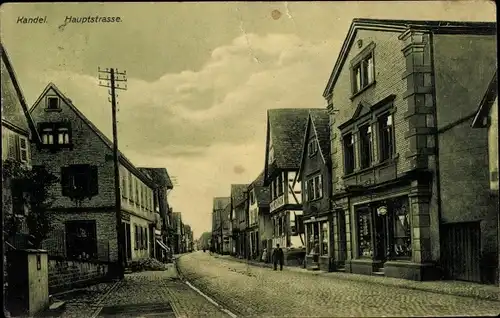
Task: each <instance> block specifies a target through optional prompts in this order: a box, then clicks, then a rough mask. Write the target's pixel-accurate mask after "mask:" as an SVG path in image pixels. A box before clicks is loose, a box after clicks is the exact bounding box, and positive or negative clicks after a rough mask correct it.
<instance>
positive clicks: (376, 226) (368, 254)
mask: <svg viewBox="0 0 500 318" xmlns="http://www.w3.org/2000/svg"><path fill="white" fill-rule="evenodd" d="M422 204H423V203H422V201H419V200H417V199H416V198H415V197H412V196H411V195H408V194H406V195H399V196H395V197H389V198H385V199H383V200H377V199H374V200H371V201H370V202H367V203H360V204H354V205H353V206H352V210H351V211H352V213H353V215H352V216H353V218H352V219H353V222H352V224H351V227H352V239H353V243H354V244H353V247H354V248H353V250H352V251H351V252H352V259H351V260H350V262H349V267H350V268H349V271H350V272H352V273H358V274H367V275H385V276H390V277H398V278H405V279H412V280H424V279H434V277H433V276H434V275H435V274H436V271H435V264H432V263H429V262H426V259H424V258H423V257H422V256H423V255H424V253H425V252H426V245H427V244H428V243H429V241H430V239H429V238H428V236H427V235H424V234H428V232H429V231H428V228H429V226H428V224H426V226H422V222H419V223H417V224H414V223H415V222H412V220H417V221H418V220H421V219H422V218H423V216H424V215H423V214H419V213H421V212H420V211H422ZM424 244H426V245H425V246H424ZM427 250H428V249H427ZM431 277H432V278H431Z"/></svg>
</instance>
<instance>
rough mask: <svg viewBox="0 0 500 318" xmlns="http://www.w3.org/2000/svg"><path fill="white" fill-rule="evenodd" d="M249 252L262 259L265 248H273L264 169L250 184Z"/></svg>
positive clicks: (252, 256)
mask: <svg viewBox="0 0 500 318" xmlns="http://www.w3.org/2000/svg"><path fill="white" fill-rule="evenodd" d="M247 193H248V200H247V202H248V213H247V214H248V232H249V239H248V240H249V252H250V256H251V258H252V259H257V260H259V261H260V260H261V256H262V252H263V250H264V249H267V250H269V251H270V250H271V249H272V238H273V237H272V234H273V225H272V222H271V218H270V214H269V198H270V195H269V187H265V186H264V171H262V172H261V173H260V174H259V176H258V177H257V178H256V179H255V180H254V181H253V182H252V183H251V184H250V185H249V186H248V190H247Z"/></svg>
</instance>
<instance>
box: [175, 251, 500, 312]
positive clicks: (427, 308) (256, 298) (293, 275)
mask: <svg viewBox="0 0 500 318" xmlns="http://www.w3.org/2000/svg"><path fill="white" fill-rule="evenodd" d="M178 266H179V269H180V270H181V273H182V275H183V276H184V277H185V278H186V279H187V280H188V281H189V282H191V284H193V285H194V286H196V287H197V288H199V289H200V290H202V291H203V292H204V293H206V294H208V295H210V297H213V298H214V299H215V300H216V301H217V302H219V303H222V304H224V305H225V306H227V307H226V308H227V309H229V310H230V311H232V312H233V313H235V314H236V315H239V316H259V317H262V316H280V317H285V316H286V317H305V316H309V317H312V316H315V317H318V316H321V317H332V316H337V317H338V316H344V317H345V316H356V317H360V316H364V317H366V316H369V317H381V316H400V317H401V316H442V315H446V316H464V315H472V316H474V315H491V316H494V315H495V316H496V315H497V314H498V313H500V302H498V301H489V300H481V299H475V298H471V297H461V296H453V295H445V294H437V293H433V292H427V291H421V290H411V289H406V288H400V287H392V286H384V285H379V284H373V283H369V282H362V281H351V280H340V279H335V278H331V277H329V278H326V277H322V276H317V275H306V274H299V273H297V272H294V271H283V272H280V271H277V272H275V271H273V270H271V269H269V268H261V267H255V266H250V265H247V264H244V263H240V262H236V261H233V260H231V259H227V258H216V257H214V256H210V255H209V254H208V253H203V252H197V253H192V254H188V255H184V256H182V257H181V258H179V260H178Z"/></svg>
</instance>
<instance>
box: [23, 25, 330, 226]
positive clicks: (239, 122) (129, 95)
mask: <svg viewBox="0 0 500 318" xmlns="http://www.w3.org/2000/svg"><path fill="white" fill-rule="evenodd" d="M335 53H336V48H335V47H334V45H333V44H331V43H329V42H325V41H323V42H319V43H311V42H307V41H304V40H302V39H301V38H299V37H297V36H296V35H289V34H270V35H265V36H261V35H256V34H246V35H244V36H240V37H238V38H236V39H234V40H233V41H232V42H231V43H229V44H228V45H225V46H221V47H218V48H216V49H215V50H213V52H212V53H211V55H210V56H209V59H208V60H207V61H206V63H205V64H204V66H203V67H202V68H201V69H200V70H199V71H196V72H195V71H191V70H185V71H183V72H180V73H175V74H165V75H164V76H162V77H161V78H160V79H158V80H157V81H154V82H147V81H144V80H139V79H136V78H134V75H133V74H128V75H129V79H128V85H127V86H128V90H127V91H118V93H119V96H118V101H119V105H118V110H119V112H118V129H119V146H120V149H122V151H123V152H124V153H125V154H126V155H127V156H128V157H129V159H131V160H132V161H133V162H134V163H135V164H137V165H138V166H164V167H167V169H168V170H169V172H170V173H171V174H172V175H174V176H176V177H177V180H178V183H179V186H178V189H175V191H173V193H172V195H173V201H174V202H173V205H174V209H178V210H179V211H181V212H185V214H186V217H188V221H189V220H191V222H195V221H196V222H200V220H204V222H205V223H204V224H202V225H200V227H201V228H199V231H200V232H199V233H201V232H202V231H204V230H207V229H209V228H207V226H208V224H210V223H209V222H210V220H211V219H210V218H211V216H210V208H211V201H212V197H213V196H227V195H229V189H230V184H231V183H249V182H251V181H252V180H254V179H255V177H257V175H258V174H259V173H260V172H261V170H262V169H263V164H264V148H265V147H264V146H265V132H266V131H265V130H266V110H267V109H270V108H293V107H322V106H323V105H324V101H323V99H322V96H321V93H322V91H323V88H324V85H325V83H326V80H327V78H328V75H329V72H330V70H331V67H332V61H333V60H334V54H335ZM143 62H147V61H143ZM173 62H174V61H173ZM27 76H28V78H29V81H31V85H28V86H29V87H38V90H37V91H36V92H33V91H30V92H29V93H28V92H26V95H27V97H28V98H30V97H32V98H33V99H34V98H36V97H35V96H36V95H37V94H39V93H40V92H41V89H42V88H43V87H44V86H45V85H46V84H47V83H48V82H50V81H52V82H54V83H55V84H56V85H57V86H58V87H59V88H60V89H61V90H62V91H63V92H64V93H65V94H66V95H67V96H68V97H69V98H70V99H72V100H73V103H74V104H75V105H76V106H77V107H78V108H79V109H80V110H81V111H82V112H83V113H84V114H85V115H86V116H87V117H88V118H89V119H90V120H91V121H93V122H94V123H95V124H96V125H97V127H99V128H100V129H101V130H102V131H103V132H104V133H105V134H107V135H108V136H111V111H110V105H109V102H108V92H107V89H105V88H103V87H100V86H98V85H97V74H96V77H92V76H87V75H80V74H75V73H71V72H51V71H47V72H45V73H44V74H30V75H27ZM194 198H196V199H194ZM193 226H194V224H193ZM195 228H196V227H195Z"/></svg>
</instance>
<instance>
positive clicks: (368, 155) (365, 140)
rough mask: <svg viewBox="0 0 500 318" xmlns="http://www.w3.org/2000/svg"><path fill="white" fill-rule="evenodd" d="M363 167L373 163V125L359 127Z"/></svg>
mask: <svg viewBox="0 0 500 318" xmlns="http://www.w3.org/2000/svg"><path fill="white" fill-rule="evenodd" d="M359 137H360V156H361V162H360V164H361V169H363V168H368V167H369V166H371V164H372V127H371V126H370V125H365V126H363V127H360V128H359Z"/></svg>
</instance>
